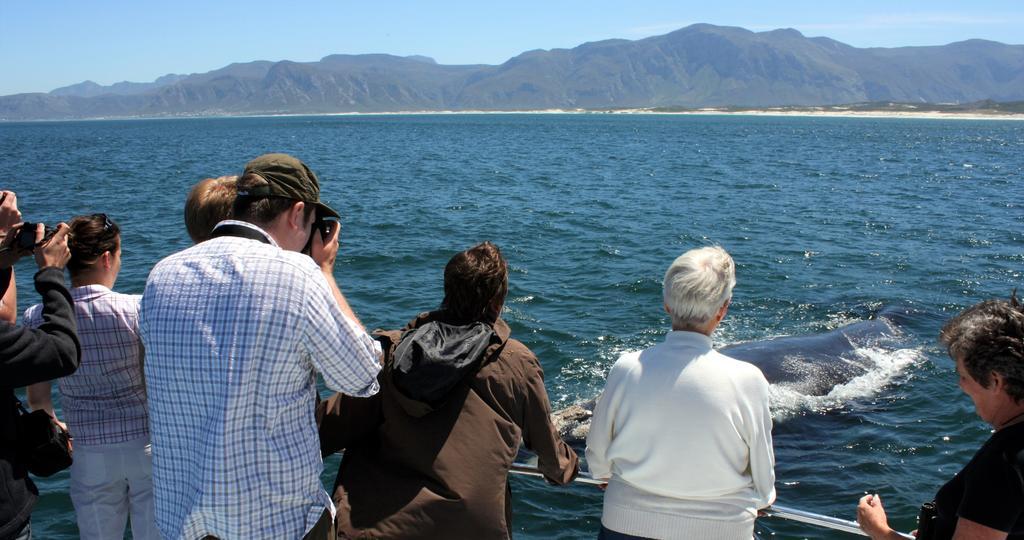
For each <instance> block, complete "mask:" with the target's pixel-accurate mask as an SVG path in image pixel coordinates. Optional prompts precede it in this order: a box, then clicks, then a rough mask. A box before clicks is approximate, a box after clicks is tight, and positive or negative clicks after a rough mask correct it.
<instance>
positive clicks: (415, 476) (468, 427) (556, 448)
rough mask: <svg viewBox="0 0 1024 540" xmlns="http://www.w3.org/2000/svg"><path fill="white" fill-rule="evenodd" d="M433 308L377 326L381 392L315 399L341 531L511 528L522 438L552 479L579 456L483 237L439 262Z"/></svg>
mask: <svg viewBox="0 0 1024 540" xmlns="http://www.w3.org/2000/svg"><path fill="white" fill-rule="evenodd" d="M444 291H445V298H444V301H443V302H442V304H441V307H440V309H438V310H437V311H432V312H428V313H422V314H420V315H419V316H418V317H416V318H415V319H413V320H412V322H410V323H409V324H408V325H407V326H406V327H405V328H403V329H402V330H394V331H389V332H378V333H377V336H378V339H380V340H381V342H382V346H383V347H382V348H383V349H384V368H383V370H382V371H381V373H380V375H379V376H378V380H379V381H380V388H381V389H380V392H379V393H377V394H376V395H375V396H373V397H369V398H352V397H349V396H345V395H341V394H335V395H334V396H333V397H331V398H330V399H328V400H327V401H324V402H322V403H321V404H320V405H319V407H318V410H317V419H318V421H319V422H320V445H321V451H322V453H323V455H324V456H328V455H330V454H333V453H335V452H337V451H339V450H342V449H344V450H345V454H344V457H343V458H342V462H341V468H340V469H339V470H338V477H337V480H336V481H335V484H334V503H335V505H337V507H338V513H337V520H336V524H337V529H338V536H339V538H473V539H487V538H503V539H507V538H511V517H512V507H511V490H510V489H509V485H508V471H509V468H510V466H511V465H512V462H513V460H514V459H515V457H516V453H517V449H518V448H519V443H520V440H522V442H523V444H524V445H525V446H526V448H528V449H530V450H533V451H534V452H536V454H537V457H538V468H539V469H540V471H541V472H543V473H544V476H545V478H546V479H547V480H548V481H549V482H550V483H553V484H558V485H564V484H567V483H569V482H571V481H572V480H573V478H575V477H576V474H577V472H578V469H579V466H578V459H577V457H576V453H575V452H573V450H572V449H571V448H569V446H568V445H566V444H565V442H563V441H562V439H561V438H560V437H559V436H558V433H557V431H556V430H555V428H554V426H553V425H552V423H551V405H550V404H549V403H548V396H547V392H546V391H545V389H544V372H543V370H542V369H541V366H540V363H539V362H538V361H537V357H536V356H534V355H533V353H532V352H530V350H529V349H528V348H526V346H525V345H523V344H522V343H520V342H519V341H517V340H515V339H512V338H510V337H509V334H510V332H511V331H510V329H509V326H508V324H506V323H505V321H503V320H502V319H501V318H500V314H501V308H502V306H503V305H504V302H505V295H506V293H507V292H508V267H507V264H506V263H505V259H504V258H503V257H502V255H501V252H500V251H499V250H498V248H497V246H495V245H494V244H491V243H490V242H484V243H482V244H479V245H477V246H474V247H472V248H470V249H468V250H466V251H463V252H461V253H458V254H456V255H455V256H454V257H452V259H451V260H450V261H449V262H448V265H447V266H446V267H445V271H444Z"/></svg>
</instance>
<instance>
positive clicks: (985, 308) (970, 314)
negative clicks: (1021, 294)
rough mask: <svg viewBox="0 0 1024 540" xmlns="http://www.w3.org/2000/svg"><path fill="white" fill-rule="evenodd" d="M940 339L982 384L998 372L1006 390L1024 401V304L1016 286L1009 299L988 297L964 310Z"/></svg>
mask: <svg viewBox="0 0 1024 540" xmlns="http://www.w3.org/2000/svg"><path fill="white" fill-rule="evenodd" d="M939 341H940V342H942V344H944V345H945V346H946V347H947V348H948V349H949V356H951V357H952V358H953V359H954V360H955V359H960V360H961V361H963V364H964V368H966V369H967V372H968V373H970V375H971V377H973V378H974V380H976V381H978V383H979V384H981V386H982V387H983V388H988V387H989V385H990V384H991V383H992V374H993V373H998V374H1000V375H1002V377H1003V379H1004V381H1005V382H1006V393H1007V394H1009V396H1010V397H1012V398H1013V400H1014V401H1015V402H1017V403H1020V402H1022V401H1024V306H1021V303H1020V301H1019V300H1017V290H1016V289H1014V291H1013V293H1012V294H1010V299H1009V301H1007V300H986V301H984V302H981V303H980V304H975V305H973V306H971V307H969V308H967V309H966V310H964V311H963V313H960V314H959V315H957V316H956V317H954V318H953V319H952V320H950V321H949V322H947V323H946V324H945V325H944V326H943V327H942V332H941V333H940V334H939Z"/></svg>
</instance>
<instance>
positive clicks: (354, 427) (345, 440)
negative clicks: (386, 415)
mask: <svg viewBox="0 0 1024 540" xmlns="http://www.w3.org/2000/svg"><path fill="white" fill-rule="evenodd" d="M398 335H400V332H398V331H393V332H383V331H380V330H376V331H374V337H376V338H377V339H378V340H380V342H381V349H382V350H383V351H384V357H383V360H384V362H385V368H384V369H383V370H381V372H380V374H379V375H378V376H377V381H378V383H379V382H380V381H381V379H382V377H383V376H384V372H385V371H386V370H387V369H388V367H387V365H386V364H387V363H388V362H389V360H390V358H391V353H392V352H393V350H394V343H393V340H394V341H397V339H396V338H397V336H398ZM380 405H381V397H380V392H377V394H375V395H372V396H370V397H365V398H357V397H352V396H346V395H345V394H342V393H340V392H338V393H336V394H334V395H333V396H331V397H329V398H327V399H326V400H324V401H321V402H319V403H317V406H316V425H317V426H318V427H319V428H320V454H321V455H322V456H323V457H327V456H329V455H331V454H334V453H335V452H338V451H340V450H343V449H345V448H348V447H349V446H351V445H353V444H356V443H358V442H360V441H362V440H365V438H366V437H369V436H371V435H372V434H373V430H374V429H376V428H377V426H378V425H380V422H381V409H380Z"/></svg>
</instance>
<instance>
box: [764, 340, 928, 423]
mask: <svg viewBox="0 0 1024 540" xmlns="http://www.w3.org/2000/svg"><path fill="white" fill-rule="evenodd" d="M853 352H854V354H855V355H857V357H858V358H859V359H860V360H861V361H863V364H864V365H866V366H870V367H868V369H867V371H866V372H865V373H864V374H862V375H859V376H857V377H854V378H852V379H850V380H849V381H847V382H845V383H843V384H838V385H836V386H835V387H834V388H832V390H831V391H829V393H827V394H825V395H822V396H811V395H807V394H802V393H800V392H799V391H797V390H796V389H795V388H794V387H793V386H792V385H789V384H786V383H779V384H773V385H771V387H770V388H769V397H770V399H771V407H772V416H773V417H774V419H775V421H782V420H785V419H787V418H789V417H791V416H793V415H795V414H798V413H800V412H802V411H826V410H829V409H833V408H836V407H839V406H841V405H843V404H844V403H847V402H849V401H851V400H854V399H860V398H865V397H869V396H873V395H875V394H877V393H878V392H879V391H880V390H881V389H883V388H885V387H886V386H887V385H888V384H889V383H890V382H892V380H893V379H894V378H895V377H896V376H897V375H899V374H900V373H902V372H903V370H904V369H906V367H907V366H910V365H912V364H915V363H918V362H920V361H921V360H922V359H924V351H923V350H921V349H895V350H890V349H881V348H878V347H864V348H856V349H854V351H853Z"/></svg>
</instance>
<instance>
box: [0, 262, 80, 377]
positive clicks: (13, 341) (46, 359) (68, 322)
mask: <svg viewBox="0 0 1024 540" xmlns="http://www.w3.org/2000/svg"><path fill="white" fill-rule="evenodd" d="M35 284H36V290H37V291H39V294H41V295H42V297H43V312H42V316H43V324H42V325H40V326H39V328H36V329H32V328H25V327H21V326H11V325H9V324H0V379H2V380H3V383H2V384H3V385H4V386H7V387H12V388H18V387H21V386H26V385H29V384H33V383H37V382H40V381H49V380H52V379H57V378H60V377H64V376H66V375H70V374H71V373H74V371H75V370H76V369H78V362H79V360H80V359H81V355H82V350H81V345H80V344H79V342H78V336H77V334H76V333H75V313H74V309H73V308H72V302H71V293H70V292H68V289H67V287H65V286H64V272H63V271H61V270H60V269H58V268H53V267H48V268H44V269H42V270H40V271H39V272H38V273H36V275H35Z"/></svg>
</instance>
